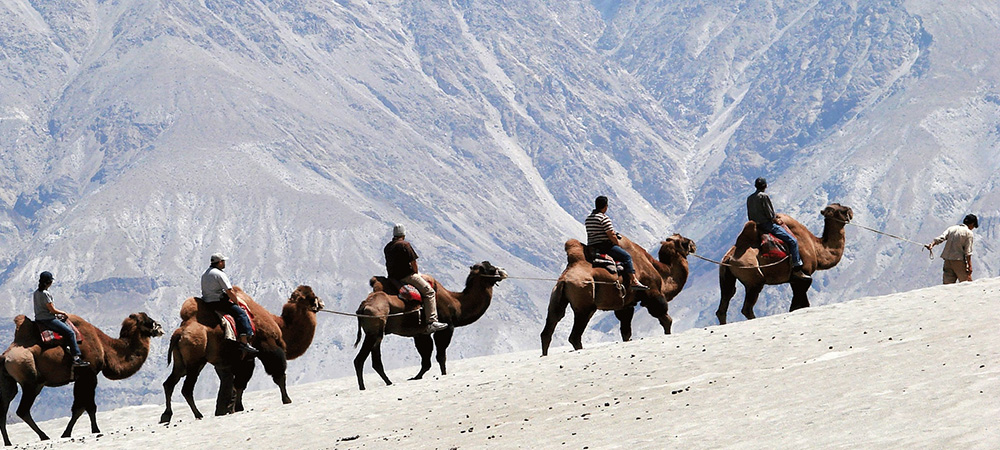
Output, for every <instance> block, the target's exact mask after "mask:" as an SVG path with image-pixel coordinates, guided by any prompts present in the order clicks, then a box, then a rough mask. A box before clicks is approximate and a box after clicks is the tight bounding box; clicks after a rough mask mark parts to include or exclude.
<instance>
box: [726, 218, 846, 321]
mask: <svg viewBox="0 0 1000 450" xmlns="http://www.w3.org/2000/svg"><path fill="white" fill-rule="evenodd" d="M820 214H822V215H823V217H824V218H825V219H824V225H823V237H822V239H821V238H818V237H816V236H815V235H813V234H812V233H811V232H809V230H808V229H806V227H805V226H803V225H802V224H801V223H799V222H797V221H796V220H795V219H792V218H791V217H788V216H786V215H784V214H778V218H780V219H781V221H782V222H784V224H785V225H786V226H787V227H788V229H789V230H790V231H791V232H792V234H793V235H794V236H795V238H796V239H797V240H798V242H799V254H800V255H801V256H802V272H804V273H806V274H809V275H812V274H813V273H814V272H816V271H817V270H827V269H830V268H832V267H834V266H836V265H837V263H839V262H840V258H841V257H842V256H844V242H845V241H846V234H845V232H844V226H845V225H846V224H847V223H849V222H850V221H851V219H853V218H854V211H852V210H851V208H849V207H847V206H843V205H841V204H839V203H831V204H830V205H829V206H827V207H826V208H824V209H823V211H821V212H820ZM759 246H760V237H759V235H758V234H757V226H756V224H754V223H753V222H747V223H746V224H745V225H744V226H743V231H742V232H741V233H740V235H739V237H737V238H736V245H734V246H733V247H732V248H730V249H729V251H728V252H727V253H726V256H724V257H723V258H722V263H723V264H724V265H722V266H720V267H719V287H720V288H721V290H722V299H721V301H720V302H719V310H718V311H716V312H715V315H716V317H718V318H719V323H720V324H724V323H726V313H727V312H728V310H729V301H730V300H732V298H733V296H734V295H736V280H739V281H740V283H743V287H744V288H745V289H746V298H745V299H744V300H743V308H742V310H741V311H742V312H743V316H745V317H746V318H747V319H753V318H754V317H755V316H754V313H753V307H754V305H755V304H757V298H758V297H759V296H760V292H761V290H762V289H764V286H765V285H768V284H770V285H777V284H785V283H788V284H790V285H791V286H792V305H791V308H790V309H789V310H790V311H795V310H797V309H799V308H805V307H808V306H809V297H808V291H809V286H811V285H812V279H806V280H803V279H799V278H793V277H791V270H792V268H791V262H790V261H789V260H787V259H786V260H784V261H781V259H780V258H777V259H775V258H770V259H769V258H766V257H764V256H762V255H760V256H759V253H760V251H759ZM775 263H777V264H775ZM771 264H774V265H771ZM761 266H768V267H761Z"/></svg>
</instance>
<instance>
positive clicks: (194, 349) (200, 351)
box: [160, 286, 323, 423]
mask: <svg viewBox="0 0 1000 450" xmlns="http://www.w3.org/2000/svg"><path fill="white" fill-rule="evenodd" d="M233 290H234V291H235V292H236V296H237V297H238V298H239V299H240V300H242V301H243V302H244V303H246V304H247V306H248V307H249V308H250V312H251V314H253V316H254V318H253V322H254V325H255V326H256V328H257V331H256V333H255V334H254V336H253V340H252V341H251V343H252V345H253V346H254V347H256V348H257V349H258V350H259V352H258V353H257V355H256V357H257V359H259V360H260V362H261V364H263V366H264V371H266V372H267V373H268V374H269V375H271V379H272V380H274V383H275V384H277V385H278V389H279V390H280V391H281V402H282V403H285V404H287V403H291V402H292V399H291V398H289V397H288V392H287V391H286V389H285V369H286V367H287V360H290V359H295V358H298V357H299V356H302V354H303V353H305V352H306V349H308V348H309V345H310V344H312V340H313V335H314V334H315V333H316V312H317V311H319V310H321V309H323V301H322V300H320V299H319V297H317V296H316V294H315V293H314V292H313V290H312V288H311V287H309V286H299V287H297V288H296V289H295V291H293V292H292V295H291V296H290V297H289V298H288V302H287V303H285V306H284V307H283V308H282V309H281V316H280V317H279V316H275V315H273V314H271V313H270V312H268V311H267V310H266V309H264V307H262V306H260V305H259V304H257V302H255V301H254V300H253V299H252V298H250V296H249V295H247V293H246V292H244V291H243V289H241V288H240V287H239V286H236V287H234V288H233ZM181 321H182V323H181V326H180V327H179V328H178V329H177V330H176V331H174V334H173V335H172V336H171V337H170V351H169V353H168V354H167V362H168V363H169V362H170V361H171V358H172V359H173V363H174V366H173V370H172V371H171V373H170V376H168V377H167V380H166V381H164V382H163V392H164V395H165V396H166V398H167V407H166V410H165V411H164V412H163V414H162V415H161V416H160V422H161V423H163V422H169V421H170V419H171V417H172V416H173V411H172V410H171V408H170V397H171V396H172V395H173V392H174V386H176V385H177V382H178V381H180V379H181V378H185V377H186V378H185V380H184V385H183V386H181V394H182V395H183V396H184V399H185V400H186V401H187V403H188V405H189V406H190V407H191V411H192V412H193V413H194V417H195V418H196V419H201V418H202V414H201V411H199V410H198V407H197V406H196V405H195V402H194V386H195V383H197V381H198V374H200V373H201V370H202V369H203V368H204V367H205V364H212V365H213V366H215V371H216V373H217V374H218V375H219V395H218V397H217V398H216V403H215V415H223V414H228V413H232V412H236V411H242V410H243V391H244V390H245V389H246V387H247V383H249V381H250V377H251V376H252V375H253V370H254V358H252V357H247V358H243V354H242V352H240V350H239V348H238V346H237V344H236V341H230V340H226V339H225V337H224V336H223V331H222V328H221V326H220V325H219V319H218V316H217V315H216V313H215V312H214V311H211V310H209V309H207V308H199V307H198V302H197V301H196V300H195V299H194V298H193V297H192V298H188V299H187V300H185V301H184V304H183V305H182V306H181Z"/></svg>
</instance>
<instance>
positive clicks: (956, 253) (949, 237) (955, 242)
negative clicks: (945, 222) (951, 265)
mask: <svg viewBox="0 0 1000 450" xmlns="http://www.w3.org/2000/svg"><path fill="white" fill-rule="evenodd" d="M973 238H974V236H973V234H972V230H970V229H969V227H967V226H965V225H952V226H950V227H948V229H947V230H944V233H943V234H942V235H941V236H938V237H937V238H935V239H934V245H938V244H940V243H942V242H945V241H948V242H947V243H946V244H944V250H942V251H941V259H945V260H948V261H965V257H967V256H972V241H973Z"/></svg>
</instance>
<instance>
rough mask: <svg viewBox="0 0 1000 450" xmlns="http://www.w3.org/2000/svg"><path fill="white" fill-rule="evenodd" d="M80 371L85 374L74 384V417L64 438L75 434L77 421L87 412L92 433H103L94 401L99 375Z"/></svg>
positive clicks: (63, 435)
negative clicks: (99, 425)
mask: <svg viewBox="0 0 1000 450" xmlns="http://www.w3.org/2000/svg"><path fill="white" fill-rule="evenodd" d="M79 371H80V372H84V373H80V374H78V375H77V378H76V381H74V382H73V407H72V408H71V411H72V415H71V416H70V419H69V423H68V424H67V425H66V430H65V431H63V434H62V437H64V438H68V437H70V436H71V435H72V434H73V427H74V426H75V425H76V421H77V420H78V419H79V418H80V416H82V415H83V413H84V412H85V411H86V412H87V414H88V415H89V416H90V430H91V432H93V433H100V432H101V430H100V429H98V428H97V404H96V402H95V401H94V394H95V392H96V390H97V374H95V373H93V372H90V371H86V370H82V369H79Z"/></svg>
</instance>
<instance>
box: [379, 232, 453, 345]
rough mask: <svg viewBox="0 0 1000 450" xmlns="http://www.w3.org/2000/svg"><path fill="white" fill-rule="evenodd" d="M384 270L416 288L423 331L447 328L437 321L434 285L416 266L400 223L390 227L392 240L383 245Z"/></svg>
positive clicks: (415, 260)
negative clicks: (424, 325) (421, 308)
mask: <svg viewBox="0 0 1000 450" xmlns="http://www.w3.org/2000/svg"><path fill="white" fill-rule="evenodd" d="M383 253H385V271H386V275H387V276H388V277H389V278H390V279H393V280H397V281H399V282H400V283H402V284H409V285H412V286H413V287H415V288H417V291H419V292H420V298H421V303H422V305H423V309H424V323H426V324H427V326H426V328H425V329H424V332H425V333H428V334H429V333H433V332H435V331H441V330H443V329H445V328H448V324H445V323H441V322H438V315H437V297H436V296H435V293H434V287H433V286H431V284H430V283H428V282H427V280H425V279H424V277H423V276H421V275H420V270H419V269H418V268H417V258H419V256H417V252H415V251H413V247H412V246H410V243H409V242H406V229H405V228H403V225H402V224H396V226H394V227H392V240H391V241H389V243H388V244H386V245H385V248H384V249H383Z"/></svg>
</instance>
